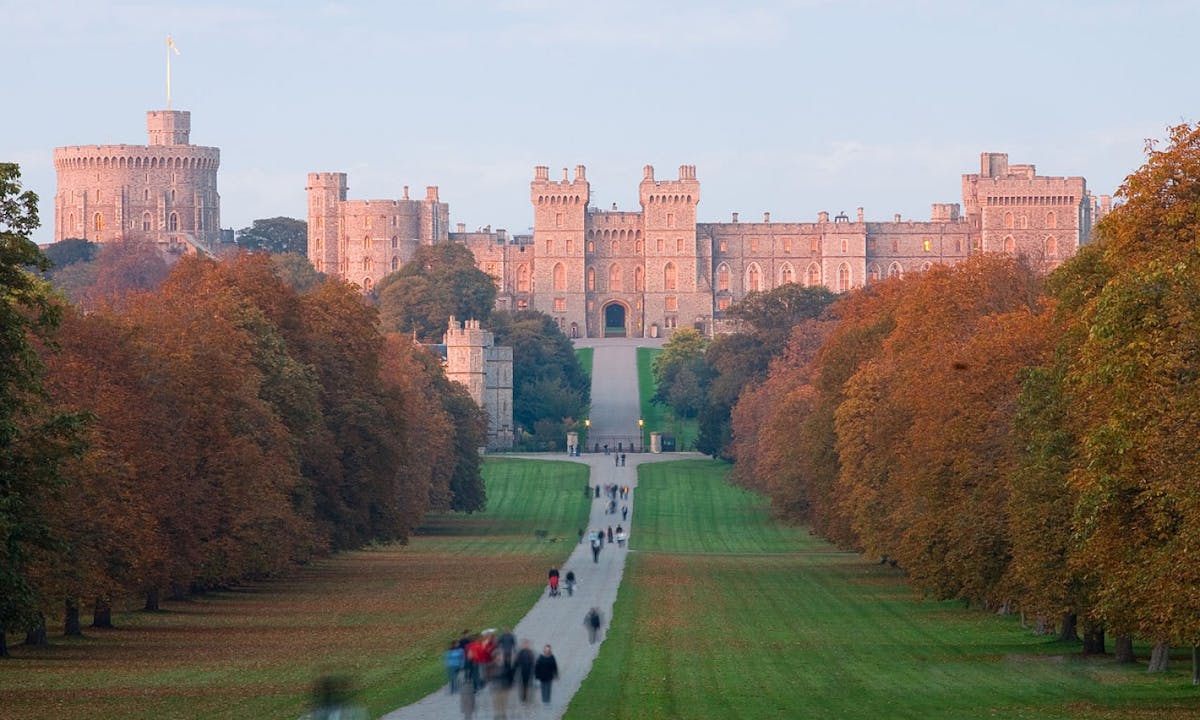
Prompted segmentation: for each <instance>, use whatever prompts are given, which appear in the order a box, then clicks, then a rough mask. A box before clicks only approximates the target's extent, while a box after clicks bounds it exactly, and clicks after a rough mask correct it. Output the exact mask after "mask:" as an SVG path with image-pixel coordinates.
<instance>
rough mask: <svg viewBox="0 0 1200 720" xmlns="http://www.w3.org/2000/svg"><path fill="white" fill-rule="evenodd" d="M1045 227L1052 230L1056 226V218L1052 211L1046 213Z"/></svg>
mask: <svg viewBox="0 0 1200 720" xmlns="http://www.w3.org/2000/svg"><path fill="white" fill-rule="evenodd" d="M1046 227H1047V228H1049V229H1051V230H1053V229H1054V228H1056V227H1058V218H1057V217H1056V216H1055V215H1054V211H1053V210H1051V211H1050V212H1048V213H1046Z"/></svg>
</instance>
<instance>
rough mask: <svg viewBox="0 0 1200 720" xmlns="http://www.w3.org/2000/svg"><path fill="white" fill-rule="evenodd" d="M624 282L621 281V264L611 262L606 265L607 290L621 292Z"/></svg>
mask: <svg viewBox="0 0 1200 720" xmlns="http://www.w3.org/2000/svg"><path fill="white" fill-rule="evenodd" d="M624 289H625V288H624V283H622V282H621V266H620V265H618V264H616V263H613V264H612V265H609V266H608V290H609V292H621V291H622V290H624Z"/></svg>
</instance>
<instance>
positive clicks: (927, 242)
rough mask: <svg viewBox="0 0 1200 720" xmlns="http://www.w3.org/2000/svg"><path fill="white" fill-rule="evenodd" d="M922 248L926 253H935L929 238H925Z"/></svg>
mask: <svg viewBox="0 0 1200 720" xmlns="http://www.w3.org/2000/svg"><path fill="white" fill-rule="evenodd" d="M921 248H922V249H923V250H925V252H933V241H932V240H930V239H929V238H925V239H924V240H922V241H921Z"/></svg>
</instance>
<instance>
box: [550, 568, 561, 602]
mask: <svg viewBox="0 0 1200 720" xmlns="http://www.w3.org/2000/svg"><path fill="white" fill-rule="evenodd" d="M558 596H559V592H558V570H551V571H550V597H558Z"/></svg>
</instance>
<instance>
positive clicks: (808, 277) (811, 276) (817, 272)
mask: <svg viewBox="0 0 1200 720" xmlns="http://www.w3.org/2000/svg"><path fill="white" fill-rule="evenodd" d="M820 284H821V266H820V265H817V264H816V263H809V264H808V271H807V272H806V273H805V278H804V285H805V287H817V286H818V285H820Z"/></svg>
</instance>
